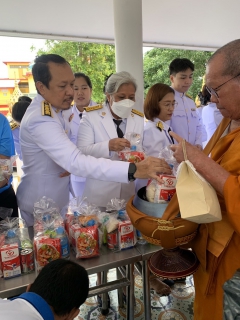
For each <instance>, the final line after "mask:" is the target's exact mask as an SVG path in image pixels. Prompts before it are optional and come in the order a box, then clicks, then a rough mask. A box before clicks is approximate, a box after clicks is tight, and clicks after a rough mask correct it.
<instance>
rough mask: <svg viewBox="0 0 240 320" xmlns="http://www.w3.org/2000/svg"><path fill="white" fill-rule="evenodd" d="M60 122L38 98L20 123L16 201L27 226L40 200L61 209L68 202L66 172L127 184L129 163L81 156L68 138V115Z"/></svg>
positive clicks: (31, 223)
mask: <svg viewBox="0 0 240 320" xmlns="http://www.w3.org/2000/svg"><path fill="white" fill-rule="evenodd" d="M43 104H45V109H44V110H43V113H42V107H43ZM60 112H61V111H60ZM63 113H64V112H63ZM61 120H64V123H63V122H62V121H60V118H59V116H58V114H57V113H56V112H55V111H54V110H53V108H52V107H51V105H50V104H49V103H48V102H45V101H44V99H43V97H42V96H41V95H37V97H35V98H34V100H33V101H32V103H31V105H30V106H29V107H28V109H27V111H26V113H25V115H24V117H23V120H22V122H21V127H20V143H21V150H22V156H23V163H24V166H23V171H24V175H23V177H22V180H21V182H20V185H19V187H18V189H17V200H18V205H19V208H20V210H21V214H22V217H23V218H24V219H25V220H26V222H27V225H28V226H32V225H33V214H32V213H33V205H34V203H35V202H36V201H37V200H39V199H40V198H41V197H43V196H47V197H48V198H51V199H53V200H54V201H55V202H56V203H57V205H58V206H59V208H60V209H62V207H64V206H65V205H66V204H67V203H68V201H69V182H70V178H69V176H67V177H64V178H60V177H59V176H60V174H61V173H62V172H64V171H65V170H67V171H68V172H71V173H73V174H75V175H79V176H81V177H87V176H88V177H90V178H93V177H94V178H97V179H99V180H109V181H119V182H122V183H128V168H129V164H128V163H124V162H119V163H114V162H113V161H110V160H107V159H98V160H97V159H95V158H93V157H90V156H88V157H86V156H84V155H82V154H81V152H80V150H79V149H78V148H77V147H76V146H75V145H74V144H73V143H72V142H71V141H70V139H69V138H68V135H67V134H68V130H69V114H68V115H67V117H66V119H65V118H64V117H63V119H61ZM64 125H66V127H65V128H64ZM66 131H67V132H66ZM116 172H118V174H116Z"/></svg>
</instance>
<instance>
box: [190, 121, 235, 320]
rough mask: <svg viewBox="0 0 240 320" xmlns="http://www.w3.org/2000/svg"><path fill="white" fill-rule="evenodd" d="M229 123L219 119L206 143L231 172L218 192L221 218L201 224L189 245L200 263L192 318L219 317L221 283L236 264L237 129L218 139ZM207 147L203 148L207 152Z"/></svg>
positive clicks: (221, 309) (209, 319)
mask: <svg viewBox="0 0 240 320" xmlns="http://www.w3.org/2000/svg"><path fill="white" fill-rule="evenodd" d="M228 124H229V120H227V119H223V121H222V122H221V124H220V126H219V128H218V129H217V131H216V133H215V134H214V136H213V138H212V141H210V144H212V145H214V144H215V146H214V147H213V149H212V152H211V157H212V159H213V160H215V161H216V162H217V163H218V164H219V165H220V166H221V167H223V168H224V169H225V170H227V171H228V172H230V173H231V176H230V177H229V178H228V179H227V181H226V183H225V185H224V195H223V196H221V195H218V199H219V203H220V206H221V210H222V215H223V219H222V221H219V222H214V223H210V224H207V225H201V226H200V228H199V233H198V235H197V237H196V238H195V240H194V243H193V244H192V247H193V249H194V251H195V253H196V254H197V256H198V258H199V260H200V262H201V265H200V267H199V269H198V271H197V272H196V274H195V275H194V283H195V292H196V295H195V303H194V320H220V319H222V315H223V289H222V286H223V284H224V283H225V282H226V281H227V280H228V279H230V278H231V277H232V276H233V274H234V273H235V271H236V270H237V269H238V268H239V267H240V255H239V248H240V178H239V175H240V148H239V145H240V128H238V129H236V130H234V131H232V132H231V133H229V134H227V135H226V136H224V137H222V138H221V135H222V133H223V132H224V130H225V129H226V127H227V126H228ZM210 149H211V148H210V147H209V146H207V147H206V149H205V150H204V152H206V153H208V152H209V150H210Z"/></svg>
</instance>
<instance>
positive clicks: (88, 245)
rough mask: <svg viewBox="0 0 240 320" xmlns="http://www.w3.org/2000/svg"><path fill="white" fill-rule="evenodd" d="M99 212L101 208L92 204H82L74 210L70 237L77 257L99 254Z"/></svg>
mask: <svg viewBox="0 0 240 320" xmlns="http://www.w3.org/2000/svg"><path fill="white" fill-rule="evenodd" d="M75 210H76V208H75ZM99 214H100V210H99V208H98V207H96V206H95V205H91V204H84V205H81V206H80V207H78V209H77V210H76V211H74V214H73V219H72V225H70V228H69V238H70V242H71V244H72V247H73V250H74V252H75V254H76V258H81V259H86V258H92V257H96V256H99V230H98V226H99V222H98V215H99Z"/></svg>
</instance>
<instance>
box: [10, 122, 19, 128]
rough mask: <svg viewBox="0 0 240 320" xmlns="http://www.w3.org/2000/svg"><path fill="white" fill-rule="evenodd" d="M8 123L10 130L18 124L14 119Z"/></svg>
mask: <svg viewBox="0 0 240 320" xmlns="http://www.w3.org/2000/svg"><path fill="white" fill-rule="evenodd" d="M9 124H10V127H11V129H12V130H15V129H17V128H18V127H19V125H18V124H17V123H16V122H15V121H14V120H11V121H10V122H9Z"/></svg>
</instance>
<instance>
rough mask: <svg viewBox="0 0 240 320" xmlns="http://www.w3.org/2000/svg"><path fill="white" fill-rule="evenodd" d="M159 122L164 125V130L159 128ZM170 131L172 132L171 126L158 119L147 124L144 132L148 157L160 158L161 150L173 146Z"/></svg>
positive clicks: (144, 144)
mask: <svg viewBox="0 0 240 320" xmlns="http://www.w3.org/2000/svg"><path fill="white" fill-rule="evenodd" d="M158 122H161V123H162V127H163V129H162V130H160V129H159V128H158V127H157V123H158ZM169 131H171V128H170V127H169V125H168V124H167V123H166V122H163V121H161V120H160V119H158V118H155V119H154V120H153V121H151V120H149V121H148V122H147V123H146V125H145V127H144V131H143V149H144V151H145V152H146V154H147V155H148V156H152V157H157V158H158V155H159V152H160V150H161V149H163V148H164V147H166V146H168V145H170V144H173V138H172V137H171V136H170V135H169Z"/></svg>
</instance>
